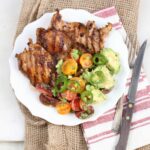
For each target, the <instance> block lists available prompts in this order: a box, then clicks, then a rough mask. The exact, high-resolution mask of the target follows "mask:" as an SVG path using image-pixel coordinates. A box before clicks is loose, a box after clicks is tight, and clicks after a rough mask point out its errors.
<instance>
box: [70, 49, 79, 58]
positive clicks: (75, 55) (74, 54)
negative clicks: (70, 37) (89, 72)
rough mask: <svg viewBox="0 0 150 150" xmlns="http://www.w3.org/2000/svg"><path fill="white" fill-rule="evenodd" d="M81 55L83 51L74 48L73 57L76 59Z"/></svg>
mask: <svg viewBox="0 0 150 150" xmlns="http://www.w3.org/2000/svg"><path fill="white" fill-rule="evenodd" d="M80 55H81V51H79V50H78V49H73V50H72V52H71V57H72V58H74V59H75V60H78V59H79V57H80Z"/></svg>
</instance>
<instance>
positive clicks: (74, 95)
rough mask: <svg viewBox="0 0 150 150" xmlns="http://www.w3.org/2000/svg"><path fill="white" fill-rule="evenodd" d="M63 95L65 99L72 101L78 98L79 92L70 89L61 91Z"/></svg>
mask: <svg viewBox="0 0 150 150" xmlns="http://www.w3.org/2000/svg"><path fill="white" fill-rule="evenodd" d="M61 96H62V97H63V98H65V99H67V100H68V101H72V100H74V99H77V93H75V92H72V91H69V90H67V91H65V92H63V93H61Z"/></svg>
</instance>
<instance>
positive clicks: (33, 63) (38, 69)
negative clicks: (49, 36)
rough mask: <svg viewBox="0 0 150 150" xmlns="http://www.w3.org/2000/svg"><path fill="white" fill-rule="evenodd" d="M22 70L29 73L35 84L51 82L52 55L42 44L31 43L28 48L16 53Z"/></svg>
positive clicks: (28, 75)
mask: <svg viewBox="0 0 150 150" xmlns="http://www.w3.org/2000/svg"><path fill="white" fill-rule="evenodd" d="M16 57H17V58H18V61H19V68H20V70H21V71H22V72H23V73H24V74H25V75H27V77H28V78H29V79H30V82H31V84H32V85H33V86H35V85H36V84H38V83H46V84H47V83H49V81H50V73H51V66H52V63H53V62H52V57H51V55H50V54H49V53H48V52H47V51H45V50H44V49H43V48H42V47H41V46H40V45H38V44H33V43H31V42H30V43H29V48H28V50H27V49H25V50H24V51H23V52H22V53H20V54H16Z"/></svg>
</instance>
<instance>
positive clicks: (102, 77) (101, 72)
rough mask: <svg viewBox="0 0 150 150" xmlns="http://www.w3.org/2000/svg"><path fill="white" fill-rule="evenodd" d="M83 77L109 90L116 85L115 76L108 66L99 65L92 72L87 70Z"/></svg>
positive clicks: (92, 83)
mask: <svg viewBox="0 0 150 150" xmlns="http://www.w3.org/2000/svg"><path fill="white" fill-rule="evenodd" d="M82 77H83V79H84V80H86V81H87V82H88V83H90V84H91V85H93V86H94V87H96V88H97V89H108V90H109V89H111V88H112V87H113V86H114V79H113V76H112V75H111V73H110V71H109V70H108V68H107V67H106V66H98V67H96V68H95V69H94V70H93V71H92V72H89V71H85V72H84V73H83V74H82Z"/></svg>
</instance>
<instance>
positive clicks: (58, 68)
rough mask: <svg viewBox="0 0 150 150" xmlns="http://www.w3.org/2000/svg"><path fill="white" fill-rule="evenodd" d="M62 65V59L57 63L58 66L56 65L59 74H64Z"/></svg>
mask: <svg viewBox="0 0 150 150" xmlns="http://www.w3.org/2000/svg"><path fill="white" fill-rule="evenodd" d="M62 64H63V60H62V59H60V60H59V61H58V62H57V65H56V69H57V70H56V71H57V73H58V74H61V73H62V72H61V66H62Z"/></svg>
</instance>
